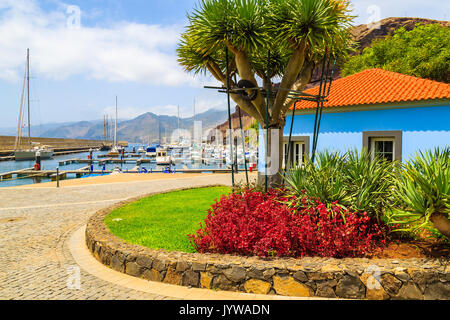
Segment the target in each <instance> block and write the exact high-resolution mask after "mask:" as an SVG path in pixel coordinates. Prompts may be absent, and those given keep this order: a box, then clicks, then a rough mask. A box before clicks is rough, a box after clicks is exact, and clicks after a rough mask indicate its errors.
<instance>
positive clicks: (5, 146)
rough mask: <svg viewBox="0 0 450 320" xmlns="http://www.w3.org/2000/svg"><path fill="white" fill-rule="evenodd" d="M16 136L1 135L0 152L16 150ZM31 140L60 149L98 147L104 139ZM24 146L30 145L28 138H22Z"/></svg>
mask: <svg viewBox="0 0 450 320" xmlns="http://www.w3.org/2000/svg"><path fill="white" fill-rule="evenodd" d="M15 140H16V137H15V136H0V152H1V153H8V152H12V151H13V150H14V143H15ZM31 141H33V142H36V143H40V144H41V145H47V146H50V147H52V148H54V149H55V151H56V149H58V150H67V149H76V148H80V149H82V148H97V147H100V146H101V145H102V144H103V141H102V140H84V139H61V138H33V137H32V138H31ZM22 147H24V148H26V147H28V138H25V137H24V138H22Z"/></svg>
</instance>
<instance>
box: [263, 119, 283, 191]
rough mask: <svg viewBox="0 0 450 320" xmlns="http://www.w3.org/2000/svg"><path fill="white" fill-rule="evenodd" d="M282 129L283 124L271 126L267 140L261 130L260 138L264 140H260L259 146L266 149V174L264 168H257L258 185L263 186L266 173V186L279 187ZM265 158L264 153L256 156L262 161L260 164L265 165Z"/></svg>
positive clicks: (280, 180)
mask: <svg viewBox="0 0 450 320" xmlns="http://www.w3.org/2000/svg"><path fill="white" fill-rule="evenodd" d="M283 127H284V124H283V123H278V124H276V125H275V126H274V125H272V127H271V128H269V137H268V139H267V137H266V129H262V130H263V132H264V134H263V135H261V136H260V137H264V138H263V139H260V141H259V144H262V145H263V146H264V150H266V147H267V150H268V161H267V164H268V168H267V172H266V170H265V168H264V166H259V171H258V184H260V185H264V184H265V182H266V173H267V185H268V187H269V188H276V187H279V186H280V185H281V183H282V163H283V162H282V161H283ZM261 140H263V141H261ZM266 144H267V146H266ZM260 150H261V149H260ZM265 156H266V154H265V153H263V154H259V155H258V157H259V159H260V160H259V161H262V162H261V163H265Z"/></svg>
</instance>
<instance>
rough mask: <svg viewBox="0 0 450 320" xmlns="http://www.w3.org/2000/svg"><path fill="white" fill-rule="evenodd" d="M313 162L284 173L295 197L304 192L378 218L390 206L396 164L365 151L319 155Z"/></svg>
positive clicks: (329, 202) (392, 199) (320, 153)
mask: <svg viewBox="0 0 450 320" xmlns="http://www.w3.org/2000/svg"><path fill="white" fill-rule="evenodd" d="M316 159H317V162H316V163H314V164H312V163H311V162H310V161H309V160H308V161H307V162H306V164H305V165H304V166H300V167H297V168H293V169H291V170H290V171H289V172H288V173H287V175H286V178H285V180H286V182H287V185H288V188H289V189H290V190H291V191H292V192H293V193H295V194H296V195H297V196H300V195H302V193H303V191H304V192H305V193H306V194H307V195H308V196H309V197H312V198H318V199H319V200H320V201H321V202H323V203H326V204H328V205H331V204H332V203H333V202H336V201H337V202H338V203H339V204H340V205H341V206H344V207H346V208H347V209H349V210H352V211H359V212H364V211H365V212H367V214H368V215H370V216H372V217H376V218H378V219H379V218H380V217H381V216H382V215H383V213H384V210H385V209H386V208H389V207H391V206H392V205H393V202H394V197H393V187H394V185H395V179H396V167H397V166H398V164H397V163H395V162H387V161H385V160H383V159H379V158H375V159H371V155H370V153H369V152H368V151H367V150H365V149H363V150H361V151H357V150H354V151H351V152H347V153H345V154H343V155H342V154H340V153H332V152H329V151H324V152H319V153H318V154H317V156H316Z"/></svg>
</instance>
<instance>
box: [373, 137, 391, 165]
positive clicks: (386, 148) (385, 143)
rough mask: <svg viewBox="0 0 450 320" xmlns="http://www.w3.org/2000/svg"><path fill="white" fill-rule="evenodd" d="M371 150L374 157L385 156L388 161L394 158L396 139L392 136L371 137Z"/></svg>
mask: <svg viewBox="0 0 450 320" xmlns="http://www.w3.org/2000/svg"><path fill="white" fill-rule="evenodd" d="M370 141H371V144H370V151H371V153H372V159H373V158H375V157H380V158H384V159H386V160H388V161H393V160H394V154H395V153H394V149H395V141H394V139H392V138H390V139H389V138H372V139H370Z"/></svg>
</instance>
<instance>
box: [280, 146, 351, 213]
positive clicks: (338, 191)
mask: <svg viewBox="0 0 450 320" xmlns="http://www.w3.org/2000/svg"><path fill="white" fill-rule="evenodd" d="M344 162H345V155H342V154H340V153H339V152H329V151H323V152H319V153H317V155H316V162H315V163H314V164H313V163H312V162H311V160H310V159H308V158H307V159H305V164H304V165H301V166H297V167H295V168H291V169H290V170H289V171H288V172H287V174H286V176H285V181H286V182H287V185H288V188H289V189H290V190H291V191H292V192H293V193H294V194H295V195H296V196H297V197H300V198H301V197H302V195H303V191H304V192H305V193H306V194H307V195H308V197H311V198H317V199H319V200H320V201H321V202H323V203H325V204H326V205H327V206H329V205H331V204H332V203H333V202H336V201H337V202H339V203H340V204H341V205H342V204H344V203H348V201H349V199H348V193H347V187H346V180H345V176H344V172H343V165H344Z"/></svg>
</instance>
